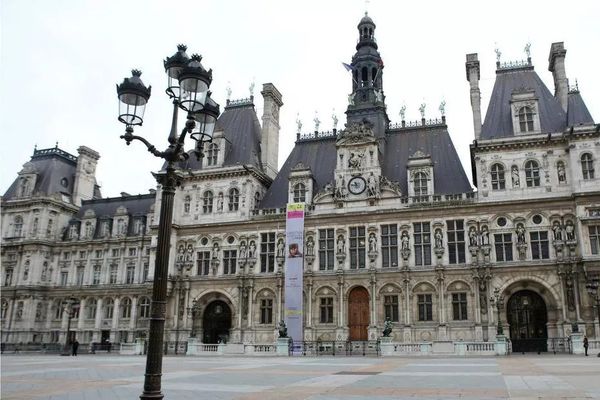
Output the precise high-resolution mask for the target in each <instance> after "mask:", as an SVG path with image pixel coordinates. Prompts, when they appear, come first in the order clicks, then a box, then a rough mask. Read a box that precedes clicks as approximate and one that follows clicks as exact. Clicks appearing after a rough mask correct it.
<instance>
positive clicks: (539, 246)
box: [529, 231, 550, 260]
mask: <svg viewBox="0 0 600 400" xmlns="http://www.w3.org/2000/svg"><path fill="white" fill-rule="evenodd" d="M529 242H530V243H531V244H530V246H531V259H532V260H548V259H550V242H549V239H548V231H533V232H529Z"/></svg>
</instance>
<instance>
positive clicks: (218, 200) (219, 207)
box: [217, 192, 223, 212]
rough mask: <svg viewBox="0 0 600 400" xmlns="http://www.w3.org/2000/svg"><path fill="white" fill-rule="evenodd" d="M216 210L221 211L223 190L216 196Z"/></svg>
mask: <svg viewBox="0 0 600 400" xmlns="http://www.w3.org/2000/svg"><path fill="white" fill-rule="evenodd" d="M217 211H218V212H221V211H223V192H220V193H219V196H218V197H217Z"/></svg>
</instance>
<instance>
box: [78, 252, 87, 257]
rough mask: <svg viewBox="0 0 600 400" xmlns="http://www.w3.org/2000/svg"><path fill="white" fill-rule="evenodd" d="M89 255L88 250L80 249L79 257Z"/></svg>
mask: <svg viewBox="0 0 600 400" xmlns="http://www.w3.org/2000/svg"><path fill="white" fill-rule="evenodd" d="M86 257H87V252H86V251H80V252H79V258H86Z"/></svg>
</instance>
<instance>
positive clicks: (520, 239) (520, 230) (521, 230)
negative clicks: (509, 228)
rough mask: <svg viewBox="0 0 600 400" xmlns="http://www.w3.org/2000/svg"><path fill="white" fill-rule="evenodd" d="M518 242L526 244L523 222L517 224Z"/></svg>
mask: <svg viewBox="0 0 600 400" xmlns="http://www.w3.org/2000/svg"><path fill="white" fill-rule="evenodd" d="M517 243H518V244H525V227H524V226H523V224H518V225H517Z"/></svg>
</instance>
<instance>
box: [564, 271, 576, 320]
mask: <svg viewBox="0 0 600 400" xmlns="http://www.w3.org/2000/svg"><path fill="white" fill-rule="evenodd" d="M565 286H566V287H567V306H568V307H569V310H571V311H572V310H574V309H575V293H574V292H573V278H572V277H571V274H567V279H566V281H565Z"/></svg>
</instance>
